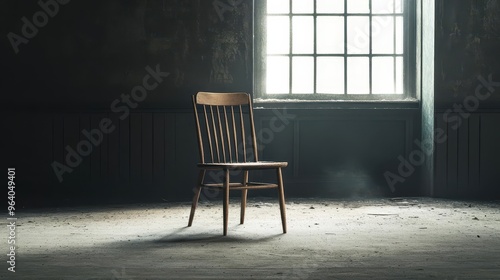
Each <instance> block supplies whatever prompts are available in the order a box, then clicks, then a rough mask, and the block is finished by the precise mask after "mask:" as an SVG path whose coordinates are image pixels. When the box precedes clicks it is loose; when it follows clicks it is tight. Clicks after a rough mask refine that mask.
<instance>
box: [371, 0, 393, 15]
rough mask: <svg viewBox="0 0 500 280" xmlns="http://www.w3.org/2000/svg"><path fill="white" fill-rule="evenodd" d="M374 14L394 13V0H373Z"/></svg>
mask: <svg viewBox="0 0 500 280" xmlns="http://www.w3.org/2000/svg"><path fill="white" fill-rule="evenodd" d="M372 13H373V14H392V13H394V0H372Z"/></svg>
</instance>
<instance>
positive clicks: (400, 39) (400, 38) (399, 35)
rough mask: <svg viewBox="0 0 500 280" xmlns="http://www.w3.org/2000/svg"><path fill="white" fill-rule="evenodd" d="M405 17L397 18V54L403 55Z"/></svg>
mask: <svg viewBox="0 0 500 280" xmlns="http://www.w3.org/2000/svg"><path fill="white" fill-rule="evenodd" d="M403 26H404V25H403V17H396V38H395V39H396V53H397V54H402V53H403V52H404V50H403V42H404V35H403V34H404V30H403Z"/></svg>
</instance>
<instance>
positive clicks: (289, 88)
mask: <svg viewBox="0 0 500 280" xmlns="http://www.w3.org/2000/svg"><path fill="white" fill-rule="evenodd" d="M292 2H293V1H292V0H290V5H289V7H290V11H289V14H288V17H289V20H290V49H289V52H288V57H289V62H288V65H289V69H288V70H289V73H288V77H289V78H288V79H289V81H288V82H289V85H288V94H289V95H292V86H293V84H292V83H293V81H292V80H293V79H292V77H293V55H292V54H293V32H292V31H293V16H292V13H293V12H292V11H293V6H292Z"/></svg>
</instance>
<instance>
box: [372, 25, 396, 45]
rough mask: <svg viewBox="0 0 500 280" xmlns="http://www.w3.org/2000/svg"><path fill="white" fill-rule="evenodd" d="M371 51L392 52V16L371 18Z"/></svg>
mask: <svg viewBox="0 0 500 280" xmlns="http://www.w3.org/2000/svg"><path fill="white" fill-rule="evenodd" d="M372 51H373V53H375V54H381V53H383V54H389V53H391V54H392V53H394V18H393V17H392V16H374V17H373V18H372Z"/></svg>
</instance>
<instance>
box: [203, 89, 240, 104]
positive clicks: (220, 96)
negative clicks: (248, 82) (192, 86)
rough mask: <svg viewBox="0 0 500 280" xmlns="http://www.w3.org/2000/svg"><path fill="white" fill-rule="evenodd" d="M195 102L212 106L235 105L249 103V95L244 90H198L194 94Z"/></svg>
mask: <svg viewBox="0 0 500 280" xmlns="http://www.w3.org/2000/svg"><path fill="white" fill-rule="evenodd" d="M196 103H197V104H199V105H212V106H237V105H247V104H249V95H248V94H247V93H244V92H234V93H217V92H198V94H196Z"/></svg>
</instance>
